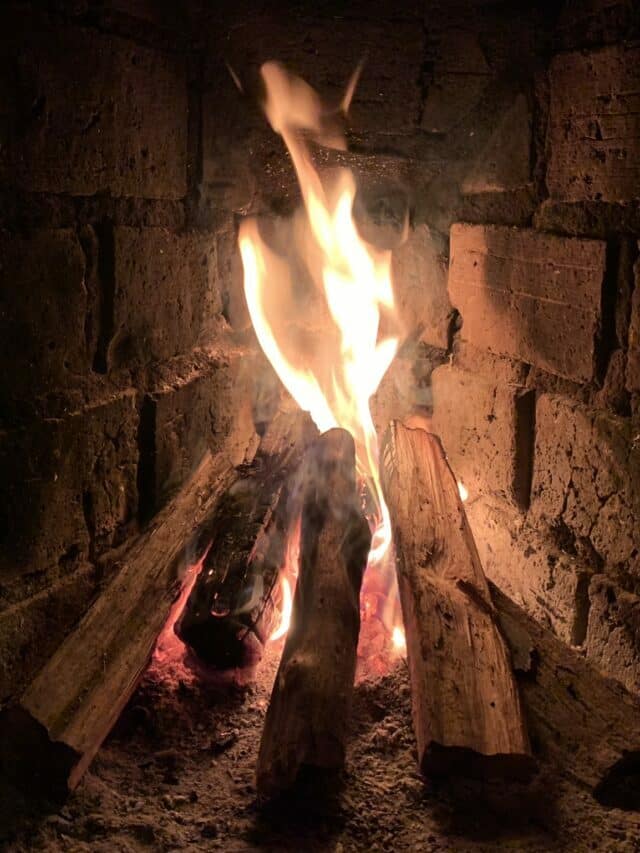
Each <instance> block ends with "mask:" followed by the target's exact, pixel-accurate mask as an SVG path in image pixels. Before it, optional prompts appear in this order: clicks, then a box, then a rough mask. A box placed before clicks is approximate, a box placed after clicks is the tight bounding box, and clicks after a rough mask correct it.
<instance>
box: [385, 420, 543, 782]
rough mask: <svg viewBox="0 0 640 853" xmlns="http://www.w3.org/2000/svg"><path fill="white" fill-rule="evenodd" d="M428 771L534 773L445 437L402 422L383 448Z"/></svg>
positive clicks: (417, 721) (416, 716)
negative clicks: (444, 446) (444, 447)
mask: <svg viewBox="0 0 640 853" xmlns="http://www.w3.org/2000/svg"><path fill="white" fill-rule="evenodd" d="M383 485H384V489H385V494H386V496H387V500H388V502H389V508H390V511H391V519H392V524H393V530H394V539H395V547H396V559H397V571H398V583H399V590H400V600H401V604H402V613H403V618H404V624H405V632H406V640H407V657H408V663H409V673H410V678H411V698H412V714H413V724H414V729H415V734H416V739H417V742H418V754H419V760H420V765H421V768H422V770H423V772H424V773H426V774H432V775H438V774H448V773H464V774H471V775H509V776H526V775H527V774H528V773H529V772H530V771H531V769H532V765H533V762H532V759H531V756H530V750H529V741H528V737H527V732H526V729H525V724H524V718H523V713H522V707H521V704H520V696H519V693H518V688H517V685H516V683H515V680H514V677H513V673H512V668H511V659H510V655H509V652H508V649H507V647H506V645H505V642H504V640H503V637H502V634H501V632H500V629H499V627H498V625H497V621H496V615H495V611H494V608H493V605H492V602H491V597H490V595H489V589H488V586H487V582H486V580H485V577H484V573H483V570H482V566H481V564H480V560H479V557H478V553H477V551H476V547H475V543H474V540H473V536H472V534H471V530H470V528H469V525H468V522H467V519H466V515H465V512H464V508H463V506H462V502H461V500H460V496H459V494H458V489H457V485H456V481H455V478H454V476H453V474H452V472H451V469H450V468H449V466H448V464H447V461H446V458H445V455H444V452H443V450H442V446H441V444H440V441H439V440H438V439H437V438H436V437H435V436H433V435H430V434H429V433H427V432H425V431H424V430H421V429H408V428H406V427H404V426H402V425H401V424H400V423H398V422H393V423H392V424H391V426H390V429H389V433H388V436H387V438H386V442H385V446H384V450H383Z"/></svg>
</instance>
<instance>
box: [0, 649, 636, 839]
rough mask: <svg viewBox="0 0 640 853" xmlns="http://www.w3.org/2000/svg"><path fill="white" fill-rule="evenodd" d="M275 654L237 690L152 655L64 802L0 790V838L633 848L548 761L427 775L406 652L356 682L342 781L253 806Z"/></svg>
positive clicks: (617, 822) (631, 832)
mask: <svg viewBox="0 0 640 853" xmlns="http://www.w3.org/2000/svg"><path fill="white" fill-rule="evenodd" d="M280 651H281V647H280V644H278V645H273V646H271V648H270V649H269V651H268V653H267V655H266V657H265V659H264V660H263V662H262V663H261V664H260V666H259V667H258V670H257V672H256V674H255V677H254V679H253V681H252V682H251V683H250V684H248V685H244V686H242V685H240V684H238V683H235V684H214V683H211V682H207V683H205V682H203V681H202V680H201V679H200V678H198V677H196V676H195V675H194V674H193V673H192V672H191V671H190V670H188V669H185V668H184V667H183V665H182V663H178V662H175V661H174V662H171V661H170V662H167V661H164V662H163V663H162V664H158V663H157V662H155V663H154V664H152V666H151V667H150V668H149V670H148V671H147V673H146V675H145V677H144V679H143V681H142V683H141V685H140V687H139V688H138V690H137V692H136V694H135V695H134V697H133V699H132V701H131V702H130V704H129V706H128V707H127V709H126V710H125V712H124V714H123V715H122V717H121V719H120V721H119V722H118V725H117V726H116V729H115V730H114V731H113V733H112V734H111V736H110V738H109V739H108V741H107V742H106V743H105V745H104V746H103V748H102V749H101V751H100V753H99V755H98V757H97V758H96V760H95V761H94V763H93V765H92V766H91V768H90V770H89V772H88V773H87V774H86V776H85V778H84V779H83V781H82V783H81V784H80V786H79V788H78V789H77V791H76V792H75V793H74V794H73V795H72V796H71V797H70V798H69V800H68V801H67V803H66V804H65V805H64V806H63V807H62V808H59V809H57V810H56V811H55V812H51V811H48V812H47V813H42V812H40V813H39V814H36V813H34V812H33V809H32V810H31V811H30V810H29V809H28V808H27V805H26V803H24V802H16V800H15V797H16V796H17V795H15V793H13V796H12V797H11V798H9V797H8V796H7V793H8V792H0V794H2V796H0V802H2V806H1V807H0V808H2V810H3V811H4V812H5V814H4V815H0V817H1V821H0V827H5V829H4V833H2V834H0V842H2V841H7V842H8V845H7V846H8V849H9V850H11V851H16V853H17V851H25V853H26V851H32V850H42V851H58V850H60V851H61V850H65V851H92V853H93V851H105V853H106V851H109V853H112V851H137V850H163V851H164V850H191V851H197V850H216V849H219V850H224V851H251V850H273V851H281V850H283V851H284V850H291V851H301V850H304V851H316V850H317V851H357V850H370V851H375V850H379V851H404V850H407V851H440V850H447V851H449V850H463V851H480V850H496V849H505V848H506V849H514V850H519V851H521V850H531V851H534V850H535V851H550V850H560V849H570V850H572V851H581V850H629V851H631V850H637V838H638V832H639V827H640V818H639V817H638V815H637V814H635V813H633V812H624V811H621V810H618V809H606V808H603V807H602V806H600V805H599V804H598V803H597V802H596V801H595V800H594V799H593V798H592V796H591V795H590V793H589V792H588V791H585V790H583V789H582V788H580V787H578V786H577V784H576V783H575V782H572V781H571V780H570V779H568V778H564V777H563V774H562V773H561V772H559V771H558V769H557V768H554V767H552V766H550V765H549V764H545V763H544V762H541V766H540V772H539V774H538V775H537V777H536V778H535V779H534V781H533V782H532V783H530V784H529V785H517V784H511V785H505V784H504V783H499V782H496V783H491V784H488V783H479V782H472V781H459V782H457V783H455V784H452V783H449V784H446V785H438V786H433V785H429V784H425V783H424V782H423V781H422V779H421V778H420V776H419V774H418V771H417V768H416V764H415V759H414V743H413V735H412V731H411V721H410V707H409V704H410V694H409V684H408V676H407V670H406V666H405V664H404V663H403V662H402V661H401V662H399V663H398V664H397V665H396V666H395V668H394V670H393V671H392V672H391V673H390V674H389V675H387V676H385V677H383V678H378V679H375V680H367V681H361V682H360V683H359V684H358V686H357V688H356V691H355V706H354V712H353V734H352V739H351V744H350V752H349V760H348V767H347V771H346V773H345V778H344V784H343V787H342V790H341V791H337V792H336V791H334V792H333V795H332V797H331V796H328V795H327V797H325V798H324V799H323V798H322V797H320V796H319V795H318V792H317V791H313V790H312V789H311V788H310V787H309V788H307V789H306V790H304V791H303V792H301V793H300V794H299V795H298V796H297V797H296V798H295V799H290V800H288V801H286V802H281V803H278V804H277V805H272V806H271V807H270V808H268V809H262V810H261V809H260V808H259V807H258V804H257V802H256V797H255V788H254V769H255V763H256V755H257V750H258V745H259V741H260V734H261V731H262V723H263V718H264V714H265V711H266V707H267V703H268V699H269V695H270V691H271V685H272V682H273V678H274V676H275V671H276V668H277V662H278V658H279V655H280ZM10 818H11V820H9V819H10Z"/></svg>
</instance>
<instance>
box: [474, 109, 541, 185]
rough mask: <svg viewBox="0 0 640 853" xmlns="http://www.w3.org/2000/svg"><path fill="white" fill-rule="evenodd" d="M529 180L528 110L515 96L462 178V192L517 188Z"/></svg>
mask: <svg viewBox="0 0 640 853" xmlns="http://www.w3.org/2000/svg"><path fill="white" fill-rule="evenodd" d="M530 180H531V110H530V109H529V104H528V102H527V98H526V97H525V96H524V95H522V94H519V95H516V97H515V99H514V100H513V102H512V103H511V104H510V105H509V106H508V107H507V109H506V110H505V111H504V113H503V115H502V116H501V117H500V118H499V120H498V121H497V124H496V127H495V129H494V130H493V131H492V132H491V133H490V134H489V138H488V140H487V142H486V143H485V145H484V146H483V147H482V150H481V151H480V152H478V154H477V156H476V157H475V158H474V160H473V162H472V163H471V165H470V167H469V169H468V170H467V171H466V174H465V176H464V177H463V179H462V185H461V190H462V192H463V193H467V194H470V193H473V194H475V193H490V192H501V191H505V190H516V189H520V188H521V187H525V186H527V184H528V183H529V181H530Z"/></svg>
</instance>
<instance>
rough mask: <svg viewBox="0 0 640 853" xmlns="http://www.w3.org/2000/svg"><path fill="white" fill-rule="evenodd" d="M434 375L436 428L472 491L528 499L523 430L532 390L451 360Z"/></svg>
mask: <svg viewBox="0 0 640 853" xmlns="http://www.w3.org/2000/svg"><path fill="white" fill-rule="evenodd" d="M431 379H432V391H433V431H434V432H435V433H436V434H437V435H439V436H440V438H441V439H442V442H443V444H444V448H445V450H446V452H447V456H448V458H449V461H450V463H451V467H452V468H453V471H454V473H455V475H456V477H457V478H458V479H459V480H461V481H462V483H463V484H464V485H465V487H466V488H467V490H468V492H469V495H470V496H471V497H477V496H478V495H479V494H488V493H491V494H495V495H499V496H501V497H503V498H505V499H507V500H508V501H510V502H513V503H515V504H518V505H520V504H522V505H526V503H527V499H528V457H527V452H526V442H524V441H523V438H522V435H521V433H523V432H526V431H527V428H528V426H529V424H528V418H527V410H528V409H530V408H531V395H530V393H525V392H524V391H523V389H518V388H516V387H510V386H503V385H496V384H495V383H492V382H490V381H487V380H486V379H483V378H481V377H479V376H477V375H474V374H472V373H468V372H466V371H463V370H458V369H457V368H455V367H451V366H449V365H443V366H441V367H437V368H436V369H435V370H434V371H433V374H432V377H431Z"/></svg>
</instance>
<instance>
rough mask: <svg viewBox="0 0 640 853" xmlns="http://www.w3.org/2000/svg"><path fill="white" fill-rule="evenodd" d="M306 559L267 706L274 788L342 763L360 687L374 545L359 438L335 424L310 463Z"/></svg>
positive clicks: (261, 761) (263, 781)
mask: <svg viewBox="0 0 640 853" xmlns="http://www.w3.org/2000/svg"><path fill="white" fill-rule="evenodd" d="M303 468H304V474H305V478H304V484H303V507H302V528H301V541H300V568H299V576H298V583H297V586H296V592H295V597H294V604H293V613H292V622H291V627H290V629H289V633H288V636H287V640H286V643H285V647H284V651H283V654H282V660H281V662H280V667H279V669H278V673H277V675H276V679H275V683H274V687H273V693H272V695H271V702H270V704H269V709H268V711H267V715H266V719H265V724H264V730H263V733H262V741H261V744H260V754H259V757H258V770H257V785H258V791H259V793H260V794H261V795H266V796H273V795H275V794H277V793H279V792H281V791H283V790H284V789H286V788H288V787H290V786H291V785H292V784H293V783H294V782H295V781H296V779H297V777H298V772H299V771H300V770H301V768H303V767H305V768H307V767H311V768H318V769H338V768H340V767H342V765H343V763H344V755H345V737H346V727H347V720H348V717H349V709H350V705H351V699H352V694H353V682H354V678H355V669H356V650H357V645H358V633H359V631H360V603H359V596H360V586H361V583H362V575H363V572H364V569H365V566H366V562H367V555H368V552H369V548H370V545H371V534H370V532H369V527H368V525H367V522H366V520H365V518H364V516H363V514H362V511H361V509H360V505H359V499H358V491H357V488H356V476H355V445H354V442H353V438H352V437H351V435H350V434H349V433H347V432H346V431H344V430H341V429H332V430H329V432H326V433H324V434H323V435H322V436H321V437H320V438H319V439H318V441H317V442H316V444H315V445H314V446H313V447H312V448H311V449H310V450H309V452H308V453H307V456H306V458H305V463H304V466H303Z"/></svg>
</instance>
